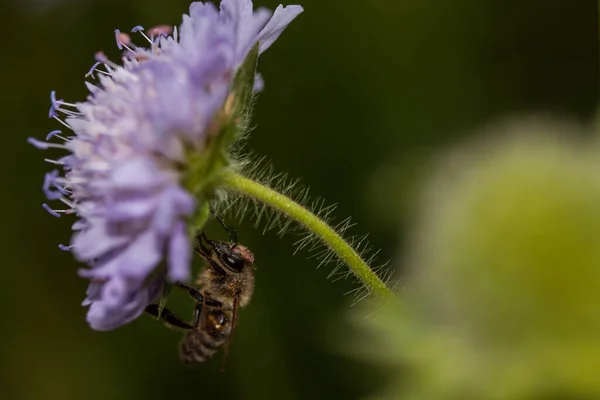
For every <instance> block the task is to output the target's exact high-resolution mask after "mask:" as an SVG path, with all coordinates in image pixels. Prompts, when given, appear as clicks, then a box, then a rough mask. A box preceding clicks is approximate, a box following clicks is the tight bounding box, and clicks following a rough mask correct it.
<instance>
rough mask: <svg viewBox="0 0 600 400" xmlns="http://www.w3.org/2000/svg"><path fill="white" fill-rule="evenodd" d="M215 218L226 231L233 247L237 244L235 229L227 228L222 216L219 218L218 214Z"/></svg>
mask: <svg viewBox="0 0 600 400" xmlns="http://www.w3.org/2000/svg"><path fill="white" fill-rule="evenodd" d="M216 218H217V221H219V223H220V224H221V226H222V227H223V229H225V230H226V231H227V233H228V234H229V241H230V242H231V243H232V244H233V247H235V246H237V244H238V234H237V230H236V229H235V228H229V227H228V226H227V225H226V224H225V221H224V220H223V218H221V216H220V215H216Z"/></svg>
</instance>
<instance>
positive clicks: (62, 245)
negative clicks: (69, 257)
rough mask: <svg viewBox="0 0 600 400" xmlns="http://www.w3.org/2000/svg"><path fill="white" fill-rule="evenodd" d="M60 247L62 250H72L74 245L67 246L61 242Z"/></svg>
mask: <svg viewBox="0 0 600 400" xmlns="http://www.w3.org/2000/svg"><path fill="white" fill-rule="evenodd" d="M58 248H59V249H61V250H62V251H71V249H72V248H73V246H65V245H64V244H59V245H58Z"/></svg>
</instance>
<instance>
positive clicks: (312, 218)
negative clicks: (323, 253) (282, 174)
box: [222, 172, 393, 298]
mask: <svg viewBox="0 0 600 400" xmlns="http://www.w3.org/2000/svg"><path fill="white" fill-rule="evenodd" d="M222 182H223V183H224V184H225V186H227V187H229V188H230V189H233V190H235V191H238V192H240V193H242V194H244V195H246V196H248V197H251V198H254V199H256V200H259V201H261V202H263V203H265V204H267V205H268V206H270V207H272V208H274V209H276V210H278V211H281V212H282V213H284V214H285V215H287V216H288V217H290V218H292V219H293V220H294V221H296V222H298V223H299V224H301V225H303V226H304V227H305V228H306V229H307V230H309V231H310V232H312V233H314V234H315V235H317V236H318V237H319V238H320V239H321V240H323V242H325V243H326V244H327V246H329V248H331V249H332V250H333V251H334V252H335V253H336V254H337V256H338V257H339V258H340V259H341V260H342V261H344V262H345V263H346V264H347V265H348V267H349V268H350V269H351V270H352V272H354V274H355V275H356V276H357V277H358V279H360V280H361V281H362V282H363V284H364V285H365V286H366V287H367V288H368V289H369V291H370V292H371V293H373V294H374V295H375V296H377V297H379V298H389V297H391V296H393V293H392V291H391V290H390V289H389V288H388V287H387V286H385V284H384V283H383V282H382V281H381V280H380V279H379V278H378V277H377V275H375V273H374V272H373V271H372V270H371V268H369V266H368V265H367V263H366V262H365V261H364V260H363V259H362V258H361V257H360V256H359V255H358V253H357V252H356V251H355V250H354V249H353V248H352V247H351V246H350V245H349V244H348V243H346V241H345V240H344V239H343V238H342V237H341V236H340V235H339V234H338V233H337V232H336V231H335V230H334V229H332V228H331V227H330V226H329V225H327V224H326V223H325V222H323V221H322V220H321V219H320V218H319V217H317V216H316V215H314V214H313V213H311V212H310V211H308V210H307V209H306V208H304V207H302V206H301V205H300V204H298V203H296V202H295V201H293V200H292V199H290V198H288V197H286V196H284V195H282V194H281V193H279V192H276V191H275V190H273V189H271V188H269V187H267V186H265V185H262V184H260V183H258V182H255V181H253V180H251V179H248V178H246V177H244V176H242V175H240V174H238V173H235V172H228V173H227V174H226V175H225V176H224V179H223V181H222Z"/></svg>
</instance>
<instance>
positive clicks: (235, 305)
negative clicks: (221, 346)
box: [221, 296, 239, 371]
mask: <svg viewBox="0 0 600 400" xmlns="http://www.w3.org/2000/svg"><path fill="white" fill-rule="evenodd" d="M238 308H239V299H238V297H237V296H236V297H234V298H233V313H232V316H231V333H230V334H229V337H228V338H227V342H225V350H224V353H223V364H222V365H221V371H225V363H226V361H227V356H228V355H229V346H230V345H231V340H232V339H233V332H234V331H235V324H236V323H237V314H238Z"/></svg>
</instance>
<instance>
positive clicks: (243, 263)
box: [213, 242, 254, 273]
mask: <svg viewBox="0 0 600 400" xmlns="http://www.w3.org/2000/svg"><path fill="white" fill-rule="evenodd" d="M213 249H214V250H215V253H216V255H217V257H218V258H219V260H220V261H221V264H222V266H223V267H224V268H225V269H226V270H227V271H229V272H233V273H240V272H242V271H244V270H247V269H249V268H254V254H252V252H251V251H250V250H249V249H248V248H247V247H245V246H242V245H239V244H232V243H230V242H215V243H214V247H213Z"/></svg>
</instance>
